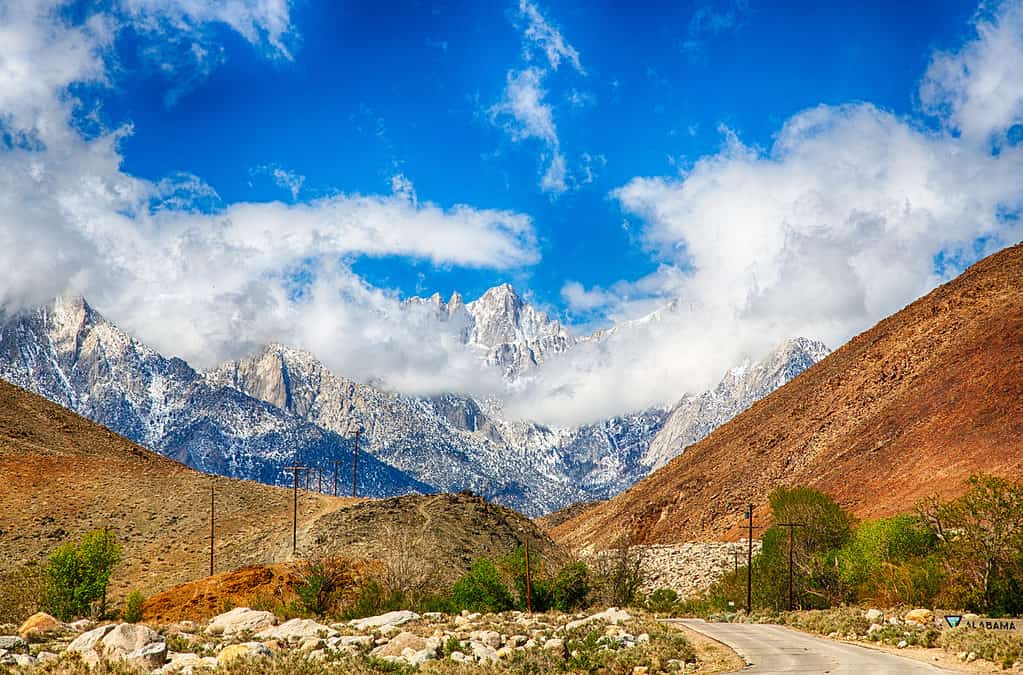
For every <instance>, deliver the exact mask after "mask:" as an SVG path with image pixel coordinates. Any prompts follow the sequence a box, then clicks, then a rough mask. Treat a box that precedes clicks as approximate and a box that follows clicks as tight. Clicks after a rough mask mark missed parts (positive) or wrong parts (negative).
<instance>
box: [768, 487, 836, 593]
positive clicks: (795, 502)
mask: <svg viewBox="0 0 1023 675" xmlns="http://www.w3.org/2000/svg"><path fill="white" fill-rule="evenodd" d="M769 499H770V502H771V514H772V515H771V522H772V525H771V527H769V528H767V530H765V531H764V538H763V546H762V548H761V551H760V553H759V554H758V555H757V557H756V559H755V560H754V562H753V576H754V579H756V580H757V581H756V584H755V585H754V586H755V589H756V596H757V597H756V598H755V602H757V604H761V605H767V606H769V607H774V608H776V609H782V608H784V607H787V606H788V579H789V572H788V570H789V532H788V529H787V528H785V527H783V526H782V523H798V524H799V527H798V528H796V530H795V532H793V533H792V541H793V547H792V548H793V556H792V558H793V570H794V572H793V591H794V592H793V594H794V596H795V598H796V603H797V605H798V606H800V607H827V606H830V605H831V604H834V603H836V602H838V601H840V600H841V599H842V589H841V584H840V582H839V579H838V573H837V565H836V559H835V555H836V550H837V549H838V548H840V547H841V546H842V545H843V544H845V542H846V541H847V540H848V539H849V536H850V534H851V531H852V524H851V521H850V518H849V514H847V513H846V512H845V511H844V510H842V507H840V506H839V505H838V504H837V503H835V501H834V500H833V499H831V497H828V496H827V495H825V494H823V493H821V492H819V491H818V490H814V489H812V488H805V487H796V488H783V487H780V488H777V489H775V490H774V492H772V493H771V495H770V498H769Z"/></svg>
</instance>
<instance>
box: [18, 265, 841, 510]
mask: <svg viewBox="0 0 1023 675" xmlns="http://www.w3.org/2000/svg"><path fill="white" fill-rule="evenodd" d="M406 303H407V304H408V305H409V306H417V307H418V308H419V309H423V308H426V309H427V310H428V311H430V312H435V313H436V315H437V317H438V318H440V319H442V320H443V321H447V322H451V323H452V325H453V327H455V328H456V329H457V334H458V335H459V336H461V339H462V340H463V343H464V344H465V346H466V348H468V349H470V350H472V351H473V352H474V353H475V354H476V355H477V356H478V358H479V359H480V360H481V361H482V362H483V363H484V364H486V366H488V367H491V368H494V369H495V370H497V371H498V372H499V373H500V375H501V376H502V377H503V378H505V380H506V381H508V382H511V383H514V382H517V381H520V380H522V379H523V378H526V377H529V376H530V374H531V373H535V372H537V371H538V370H540V369H542V368H543V365H544V363H545V362H547V361H549V360H551V359H556V358H558V357H559V355H562V354H565V353H567V352H568V351H570V350H571V349H572V348H573V346H575V345H576V344H577V343H578V342H579V341H580V338H576V337H575V336H573V335H572V334H571V333H570V332H569V331H568V330H567V329H566V328H565V327H564V326H562V325H561V324H560V322H558V321H556V320H552V319H551V318H550V317H548V316H547V315H546V314H545V313H544V312H542V311H540V310H538V309H537V308H535V307H534V306H532V305H530V304H529V303H527V302H525V301H523V299H522V298H521V297H520V296H519V295H518V294H517V293H516V292H515V290H514V289H513V288H512V287H511V286H509V285H507V284H504V285H501V286H497V287H495V288H492V289H490V290H488V291H487V292H486V293H484V294H483V295H482V296H481V297H480V298H479V299H477V300H475V301H473V302H470V303H464V302H463V301H462V298H461V296H459V295H458V294H454V295H453V296H452V297H451V299H450V300H449V301H447V302H444V301H443V300H442V299H441V298H440V296H439V295H435V296H433V297H431V298H412V299H409V300H407V301H406ZM582 339H591V340H592V339H599V336H597V337H593V336H587V337H586V338H582ZM826 353H827V348H826V347H824V345H822V344H820V343H818V342H814V341H812V340H806V339H794V340H790V341H788V342H786V343H785V344H783V345H781V346H779V347H778V349H776V350H775V351H773V352H772V353H771V354H768V355H767V356H766V357H764V358H763V359H761V360H759V361H756V362H750V361H747V362H745V363H743V364H740V365H739V366H737V367H736V368H733V369H732V370H730V371H729V372H728V373H726V374H725V376H724V378H723V379H722V380H721V382H720V383H719V384H718V386H717V387H715V388H714V389H713V390H710V391H708V392H704V393H702V394H687V395H684V396H683V397H682V399H681V400H680V401H679V402H678V404H677V405H676V406H674V407H673V408H671V409H668V408H651V409H648V410H643V411H639V412H631V413H625V414H622V415H621V416H617V417H613V418H610V419H606V420H603V421H601V422H599V423H595V424H588V425H583V426H579V427H573V428H564V427H551V426H546V425H542V424H537V423H534V422H530V421H527V420H520V419H513V418H511V417H510V416H509V415H506V414H505V413H504V412H503V410H502V403H501V401H499V400H496V399H484V400H478V399H476V398H473V397H471V396H467V395H462V394H458V393H448V394H440V395H435V396H413V395H406V394H402V393H398V392H394V391H389V390H387V389H386V388H384V387H382V386H379V385H377V384H368V383H360V382H356V381H353V380H351V379H348V378H345V377H343V376H341V375H337V374H335V373H332V372H331V371H330V370H329V369H328V368H327V367H326V366H324V364H323V363H322V362H320V361H319V360H318V359H317V358H316V357H315V356H314V355H312V354H310V353H308V352H305V351H302V350H298V349H294V348H290V347H288V346H285V345H281V344H271V345H268V346H267V347H265V348H264V349H263V350H261V351H260V352H259V353H257V354H254V355H252V356H250V357H247V358H243V359H238V360H235V361H231V362H228V363H225V364H222V365H220V366H218V367H215V368H211V369H209V370H207V371H203V372H201V371H197V370H195V369H193V368H192V367H191V366H189V365H188V364H187V363H185V362H184V361H182V360H181V359H178V358H167V357H165V356H163V355H161V354H159V353H157V352H156V351H154V350H153V349H151V348H149V347H148V346H147V345H145V344H144V343H142V342H140V341H139V340H136V339H134V338H132V337H130V336H129V335H127V334H126V333H124V332H123V331H121V330H120V329H118V328H117V326H115V325H114V324H113V323H111V322H110V321H108V320H107V319H105V318H104V317H103V316H102V315H101V314H100V313H98V312H97V311H96V310H94V309H93V308H92V307H91V306H90V305H89V304H88V303H87V302H86V301H85V300H84V299H83V298H81V297H76V296H65V297H61V298H57V299H55V300H53V301H52V302H50V303H49V304H47V305H46V306H45V307H40V308H37V309H35V310H31V311H24V312H20V313H17V314H14V315H10V316H5V317H2V318H0V377H3V378H4V379H6V380H8V381H9V382H12V383H14V384H17V385H19V386H21V387H23V388H25V389H27V390H30V391H33V392H36V393H39V394H41V395H43V396H45V397H46V398H49V399H50V400H52V401H54V402H56V403H59V404H60V405H63V406H65V407H67V408H69V409H71V410H73V411H75V412H78V413H79V414H81V415H83V416H85V417H88V418H90V419H92V420H94V421H97V422H99V423H101V424H103V425H105V426H107V427H108V428H110V429H111V430H113V431H115V432H117V433H119V434H121V435H123V436H125V437H126V438H128V439H130V440H132V441H134V442H137V443H139V444H141V445H144V446H146V447H149V448H151V449H153V450H155V451H157V452H159V453H161V454H163V455H165V456H168V457H171V458H173V459H177V460H179V461H182V462H184V463H186V464H188V465H190V466H193V467H195V468H197V469H199V470H202V471H206V472H211V473H217V474H221V475H226V476H233V477H240V478H251V479H255V480H260V481H262V482H266V483H270V484H284V483H287V482H289V481H290V477H289V476H290V474H288V473H287V472H286V471H285V469H284V466H285V465H286V464H288V463H291V462H294V461H298V462H301V463H303V464H305V465H309V466H313V467H317V468H320V469H322V470H323V471H324V472H325V474H326V475H327V476H328V477H331V476H332V472H333V470H334V466H335V465H334V464H333V462H334V461H335V460H337V461H338V462H339V465H338V469H339V471H340V472H341V475H342V477H343V481H344V483H343V484H345V485H347V480H348V479H347V477H348V476H349V475H350V473H351V461H352V460H351V457H352V444H353V432H354V430H355V429H356V428H358V429H360V430H361V431H362V432H363V434H362V436H361V441H360V450H363V451H365V452H363V453H361V455H360V460H359V492H360V494H364V495H371V496H389V495H395V494H402V493H406V492H410V491H418V492H429V491H435V490H440V491H449V492H455V491H462V490H469V491H472V492H474V493H477V494H480V495H482V496H485V497H487V498H488V499H491V500H494V501H496V502H498V503H501V504H504V505H507V506H511V507H513V508H516V509H518V510H520V511H522V512H523V513H526V514H529V515H539V514H543V513H547V512H550V511H553V510H556V509H558V508H562V507H564V506H566V505H568V504H571V503H574V502H577V501H587V500H593V499H607V498H609V497H612V496H614V495H615V494H617V493H619V492H621V491H622V490H623V489H625V488H627V487H629V486H630V485H632V484H633V483H635V482H636V481H637V480H639V479H641V478H642V477H643V476H645V475H646V474H647V473H649V471H650V470H651V469H655V468H657V467H659V466H662V465H663V464H664V463H665V462H667V461H669V460H670V459H671V458H673V457H674V456H676V455H677V454H678V453H679V452H681V450H682V449H683V448H684V447H685V446H686V445H688V444H690V443H693V442H696V441H697V440H699V439H700V438H702V437H703V436H705V435H706V434H707V433H708V432H709V431H711V430H712V429H713V428H714V427H716V426H717V425H719V424H721V423H722V422H724V421H726V420H727V419H729V418H731V417H732V416H734V415H735V414H737V413H739V412H741V411H742V410H743V409H745V408H746V407H748V406H749V405H750V404H751V403H752V402H754V401H755V400H757V399H758V398H760V397H762V396H764V395H766V394H767V393H769V392H770V391H772V390H773V389H775V388H776V387H778V386H780V385H781V384H784V383H785V382H786V381H787V380H788V379H791V378H792V377H794V376H795V375H797V374H799V373H800V372H802V371H803V370H804V369H806V368H807V367H809V366H811V365H813V363H815V362H816V361H818V360H820V358H822V357H823V356H824V355H825V354H826ZM679 388H680V392H681V391H683V390H684V383H680V387H679ZM329 482H330V481H329V480H328V483H329Z"/></svg>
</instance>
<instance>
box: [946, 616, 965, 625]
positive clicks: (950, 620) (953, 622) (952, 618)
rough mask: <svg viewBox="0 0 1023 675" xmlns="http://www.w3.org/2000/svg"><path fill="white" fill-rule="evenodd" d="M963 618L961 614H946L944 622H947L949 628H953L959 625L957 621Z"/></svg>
mask: <svg viewBox="0 0 1023 675" xmlns="http://www.w3.org/2000/svg"><path fill="white" fill-rule="evenodd" d="M962 620H963V615H962V614H946V615H945V623H947V624H948V627H949V628H955V627H956V626H958V625H959V622H960V621H962Z"/></svg>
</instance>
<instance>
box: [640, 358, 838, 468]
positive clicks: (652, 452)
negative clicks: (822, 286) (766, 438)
mask: <svg viewBox="0 0 1023 675" xmlns="http://www.w3.org/2000/svg"><path fill="white" fill-rule="evenodd" d="M829 352H830V350H829V349H828V348H827V347H826V346H825V345H824V344H823V343H821V342H818V341H816V340H808V339H806V338H795V339H792V340H786V341H785V343H783V344H782V345H781V346H779V347H778V348H777V349H775V350H774V351H772V352H771V353H770V354H768V355H767V356H765V357H764V358H763V359H761V360H759V361H757V362H755V363H751V362H749V361H747V362H745V363H743V364H741V365H739V366H736V367H735V368H732V369H731V370H729V371H728V372H727V373H725V376H724V377H723V378H722V379H721V382H720V383H719V384H718V386H717V387H715V388H714V389H711V390H710V391H706V392H703V393H702V394H699V395H695V396H685V397H683V398H682V400H681V401H679V402H678V404H677V405H676V406H675V407H674V408H673V409H672V411H671V415H670V416H669V417H668V419H667V421H666V422H665V423H664V428H663V429H662V430H661V431H660V433H659V434H657V436H656V437H655V438H654V439H653V442H651V443H650V447H649V448H647V450H646V451H645V452H644V453H643V456H642V457H641V459H640V462H641V463H642V464H643V465H644V466H645V467H647V469H648V471H656V470H657V469H659V468H661V467H662V466H664V465H665V464H667V463H668V462H670V461H671V460H672V459H674V458H675V457H677V456H678V455H680V454H682V452H683V450H684V449H685V448H686V446H689V445H692V444H693V443H696V442H697V441H699V440H702V439H703V438H704V437H705V436H707V435H709V434H710V432H712V431H714V429H716V428H717V427H719V426H721V425H722V424H724V423H725V422H727V421H728V420H730V419H732V418H733V417H735V416H736V415H738V414H739V413H741V412H742V411H743V410H745V409H746V408H748V407H750V406H751V405H753V404H754V403H756V402H757V401H758V400H760V399H761V398H763V397H765V396H767V395H768V394H770V393H771V392H772V391H774V390H775V389H777V388H778V387H780V386H782V385H783V384H785V383H786V382H788V381H789V380H791V379H792V378H794V377H795V376H797V375H799V374H800V373H802V372H803V371H804V370H806V369H807V368H809V367H810V366H812V365H814V364H815V363H817V362H818V361H820V360H821V359H823V358H824V357H825V356H827V355H828V353H829Z"/></svg>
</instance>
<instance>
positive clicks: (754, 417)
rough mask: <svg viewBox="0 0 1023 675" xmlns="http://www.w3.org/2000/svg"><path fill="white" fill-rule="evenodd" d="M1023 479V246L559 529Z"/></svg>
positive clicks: (684, 535) (688, 529) (874, 504)
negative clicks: (797, 496) (804, 490)
mask: <svg viewBox="0 0 1023 675" xmlns="http://www.w3.org/2000/svg"><path fill="white" fill-rule="evenodd" d="M978 471H987V472H991V473H994V474H998V475H1003V476H1012V477H1019V476H1020V475H1023V245H1017V246H1014V247H1012V248H1008V249H1005V250H1003V251H1001V252H999V253H996V254H994V255H992V256H989V257H988V258H985V259H984V260H981V261H980V262H978V263H977V264H975V265H973V266H972V267H970V268H969V269H968V270H967V271H966V272H964V273H963V274H962V275H961V276H959V277H958V278H956V279H954V280H953V281H951V282H949V283H947V284H945V285H943V286H941V287H939V288H937V289H935V290H934V291H933V292H931V293H930V294H928V295H927V296H925V297H923V298H921V299H920V300H917V301H916V302H914V303H913V304H911V305H909V306H908V307H906V308H905V309H903V310H902V311H900V312H898V313H897V314H895V315H893V316H891V317H889V318H887V319H885V320H883V321H881V322H880V323H879V324H877V325H876V326H875V327H874V328H872V329H870V330H869V331H867V332H865V333H862V334H861V335H858V336H857V337H855V338H854V339H852V340H851V341H850V342H849V343H848V344H846V345H845V346H844V347H842V348H841V349H839V350H837V351H836V352H834V353H832V354H831V355H830V356H828V357H827V358H825V359H824V360H823V361H821V362H820V363H818V364H817V365H816V366H813V367H812V368H810V369H809V370H807V371H806V372H804V373H803V374H801V375H800V376H799V377H797V378H795V379H794V380H792V381H791V382H789V383H788V384H786V385H785V386H784V387H781V388H780V389H778V390H777V391H775V392H774V393H773V394H771V395H770V396H768V397H766V398H764V399H762V400H761V401H759V402H758V403H756V404H754V405H753V406H752V407H751V408H750V409H749V410H747V411H746V412H745V413H743V414H741V415H739V416H738V417H736V418H735V419H733V420H732V421H731V422H729V423H727V424H725V425H723V426H722V427H720V428H718V429H717V430H716V431H715V432H714V433H712V434H711V435H710V436H709V437H707V438H706V439H704V440H703V441H701V442H699V443H696V444H694V445H693V446H691V447H690V448H688V449H687V450H686V451H685V453H684V454H683V455H682V456H680V457H678V458H676V459H675V460H674V461H672V462H671V463H670V464H668V465H667V466H665V467H664V468H662V469H661V470H659V471H657V472H655V473H654V474H652V475H650V476H649V477H648V478H646V479H645V480H643V481H641V482H640V483H638V484H636V485H635V486H633V487H632V488H630V489H629V490H627V491H625V492H624V493H622V494H620V495H618V496H617V497H616V498H614V499H613V500H611V501H609V502H607V503H605V504H602V505H600V506H598V507H596V508H595V509H592V510H589V511H586V512H585V513H583V514H581V515H579V516H577V517H575V518H573V519H571V520H569V521H568V522H566V523H563V524H561V525H559V526H558V527H556V528H555V529H554V530H553V531H552V536H553V537H554V538H555V540H558V541H560V542H562V543H566V544H569V545H571V546H573V547H587V546H595V547H604V546H607V545H608V544H610V543H611V542H613V541H614V540H616V539H617V538H620V537H622V536H623V535H627V536H629V537H630V538H631V539H632V540H633V541H634V542H642V543H672V542H679V541H686V540H699V539H704V540H711V539H729V538H734V537H737V536H739V531H740V530H739V527H738V526H739V525H740V522H741V521H742V515H741V514H742V511H743V509H744V505H745V504H746V503H747V502H752V503H754V504H756V505H757V507H758V518H763V517H764V516H765V515H766V512H765V508H764V506H765V503H766V498H767V495H768V494H769V493H770V491H771V490H772V489H773V488H774V487H776V486H778V485H790V486H791V485H809V486H813V487H817V488H819V489H821V490H823V491H825V492H827V493H828V494H830V495H832V496H833V497H835V498H836V499H837V500H838V501H839V502H840V503H841V504H843V505H844V506H846V507H848V508H850V509H851V510H852V512H853V513H854V514H855V515H856V516H859V517H876V516H882V515H887V514H893V513H898V512H904V511H908V510H911V509H912V507H913V505H914V502H915V501H916V500H917V499H919V498H921V497H924V496H926V495H930V494H935V493H937V494H941V495H945V496H949V497H951V496H953V495H955V494H957V493H958V492H961V491H962V490H963V480H964V479H965V478H966V477H968V476H969V475H970V474H972V473H975V472H978Z"/></svg>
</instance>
